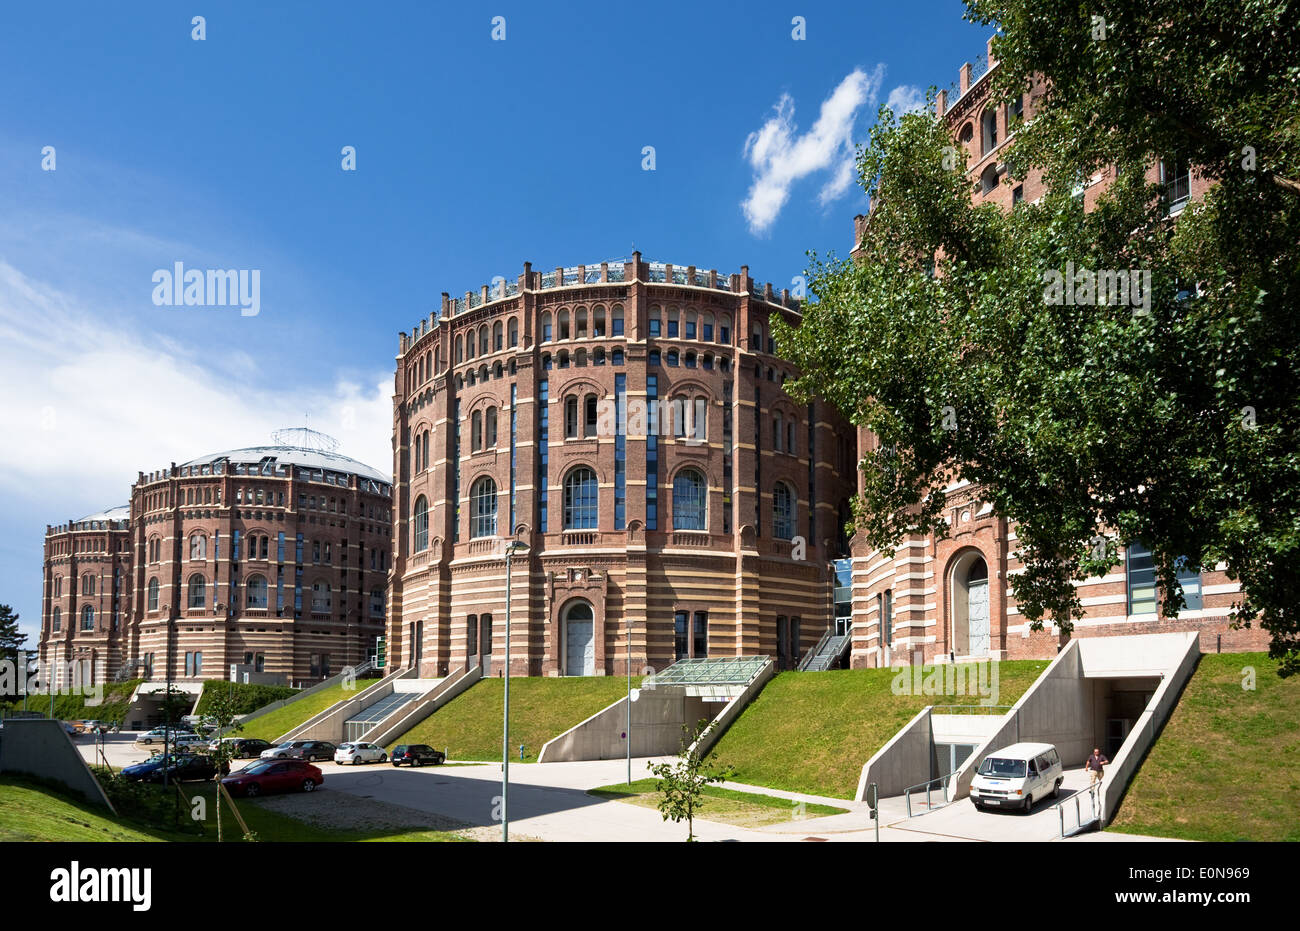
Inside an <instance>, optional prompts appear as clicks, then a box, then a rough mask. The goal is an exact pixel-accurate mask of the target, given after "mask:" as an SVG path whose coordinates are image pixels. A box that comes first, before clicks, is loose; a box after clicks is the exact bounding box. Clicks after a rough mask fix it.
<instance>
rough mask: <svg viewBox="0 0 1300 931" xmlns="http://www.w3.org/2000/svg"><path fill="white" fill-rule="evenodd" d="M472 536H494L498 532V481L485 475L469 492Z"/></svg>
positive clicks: (470, 531)
mask: <svg viewBox="0 0 1300 931" xmlns="http://www.w3.org/2000/svg"><path fill="white" fill-rule="evenodd" d="M469 508H470V525H469V535H470V536H471V537H494V536H496V534H497V483H496V482H494V481H493V480H492V479H490V478H488V477H487V476H484V477H483V478H480V479H479V480H478V481H477V482H475V483H474V487H473V488H471V489H470V492H469Z"/></svg>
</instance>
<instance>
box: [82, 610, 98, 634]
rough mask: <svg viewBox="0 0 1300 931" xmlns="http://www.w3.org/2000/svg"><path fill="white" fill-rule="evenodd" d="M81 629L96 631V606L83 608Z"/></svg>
mask: <svg viewBox="0 0 1300 931" xmlns="http://www.w3.org/2000/svg"><path fill="white" fill-rule="evenodd" d="M81 629H82V630H94V629H95V606H94V605H85V606H83V607H82V609H81Z"/></svg>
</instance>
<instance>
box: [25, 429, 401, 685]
mask: <svg viewBox="0 0 1300 931" xmlns="http://www.w3.org/2000/svg"><path fill="white" fill-rule="evenodd" d="M391 495H392V485H391V482H390V480H389V478H388V477H387V476H385V475H383V474H382V473H380V472H378V471H376V470H374V469H371V468H370V467H368V466H365V465H363V464H361V463H359V462H357V461H355V460H353V459H349V458H347V457H346V456H340V455H337V454H335V453H332V452H327V451H324V450H321V449H314V448H307V447H296V446H285V445H276V446H260V447H251V448H248V449H238V450H230V451H228V452H224V453H218V454H215V455H212V456H205V457H202V458H200V459H195V460H193V461H191V462H187V463H185V464H183V465H176V464H175V463H173V464H172V465H171V466H170V467H168V468H166V469H163V470H160V471H157V472H151V473H148V474H145V473H143V472H142V473H140V474H139V477H138V478H137V480H136V482H135V484H134V485H133V486H132V489H131V503H130V505H129V506H126V507H122V508H117V509H114V510H113V511H110V512H106V513H105V514H102V515H92V516H90V517H87V518H84V519H83V520H80V521H69V522H68V523H67V524H63V525H60V526H57V527H54V526H52V527H48V528H47V529H46V536H45V570H44V576H45V578H44V592H43V598H42V601H43V605H42V619H41V642H40V658H41V661H42V665H43V668H50V667H49V665H48V664H51V663H53V664H54V665H53V668H54V669H55V670H56V672H57V674H58V675H59V682H61V683H67V682H68V680H69V677H70V676H74V675H75V676H76V677H78V681H79V682H81V683H87V684H89V683H100V682H103V681H105V680H109V679H114V678H131V677H138V676H144V677H146V678H151V679H153V680H162V679H164V678H166V677H167V662H168V657H169V656H170V662H171V677H172V678H173V679H174V680H176V681H185V680H191V681H196V682H197V681H201V680H204V679H214V678H215V679H224V678H227V677H228V676H229V674H230V668H231V666H233V665H240V666H245V667H247V670H248V671H249V672H250V673H252V674H253V677H254V679H255V681H280V682H291V683H300V682H311V681H315V680H319V679H323V678H326V677H328V676H329V675H331V674H333V673H337V672H339V671H340V670H341V669H342V668H343V667H345V666H349V665H355V664H357V663H359V662H361V661H362V660H364V659H365V658H367V657H368V656H369V655H370V653H371V652H372V651H373V649H374V645H375V640H376V638H377V637H380V636H382V634H383V630H384V620H385V607H386V597H387V576H388V570H389V568H390V565H391V563H390V554H391V552H392V538H391V523H390V515H391ZM300 538H301V545H300V544H299V539H300ZM87 614H88V615H89V616H88V617H86V615H87ZM74 619H75V620H74ZM169 627H170V638H169V634H168V631H169ZM169 640H170V643H169Z"/></svg>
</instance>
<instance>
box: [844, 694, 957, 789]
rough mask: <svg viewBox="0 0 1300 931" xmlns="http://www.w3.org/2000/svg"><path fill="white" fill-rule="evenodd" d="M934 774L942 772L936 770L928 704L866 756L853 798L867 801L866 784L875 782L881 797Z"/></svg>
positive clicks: (922, 780)
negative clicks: (868, 757)
mask: <svg viewBox="0 0 1300 931" xmlns="http://www.w3.org/2000/svg"><path fill="white" fill-rule="evenodd" d="M935 775H942V774H936V773H935V772H934V731H933V725H932V724H931V722H930V706H929V705H927V706H926V707H924V708H922V709H921V710H920V711H918V712H917V713H916V717H914V718H912V720H911V721H909V722H908V723H907V724H906V725H905V726H904V727H903V729H902V730H900V731H899V732H898V733H897V734H895V735H894V736H893V737H891V738H890V739H889V742H888V743H887V744H885V745H884V746H883V747H881V748H880V749H879V750H877V751H876V753H875V755H874V756H873V757H872V758H871V759H869V760H867V762H866V765H864V766H863V767H862V775H861V776H860V777H859V778H858V792H857V794H856V795H854V796H853V798H854V799H855V800H856V801H859V802H864V801H866V799H867V786H869V785H871V783H873V782H874V783H876V785H877V787H878V791H879V793H880V798H888V797H890V796H894V795H902V794H903V790H904V789H906V788H908V787H909V786H913V785H916V784H917V783H918V782H924V781H925V780H926V779H927V778H931V777H933V776H935Z"/></svg>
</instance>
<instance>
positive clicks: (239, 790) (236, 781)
mask: <svg viewBox="0 0 1300 931" xmlns="http://www.w3.org/2000/svg"><path fill="white" fill-rule="evenodd" d="M324 781H325V776H324V775H323V774H322V773H321V771H320V769H319V768H318V767H316V766H313V765H312V764H310V763H308V762H306V761H304V760H258V761H257V762H256V763H250V764H249V765H248V766H245V767H244V768H243V769H241V770H239V771H238V772H235V773H231V774H230V775H229V776H227V777H226V778H225V779H222V780H221V784H222V785H223V786H225V787H226V791H228V792H229V793H230V794H232V795H246V796H248V797H249V798H253V797H254V796H257V795H261V794H262V793H263V792H292V791H294V790H295V789H301V790H302V791H304V792H314V791H316V787H317V786H318V785H320V784H321V783H322V782H324Z"/></svg>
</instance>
